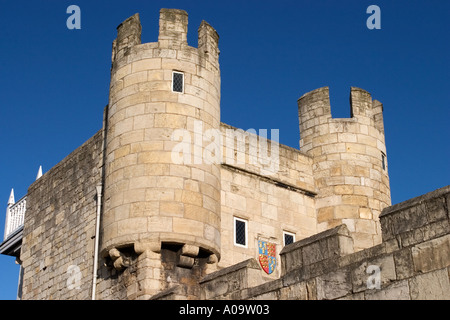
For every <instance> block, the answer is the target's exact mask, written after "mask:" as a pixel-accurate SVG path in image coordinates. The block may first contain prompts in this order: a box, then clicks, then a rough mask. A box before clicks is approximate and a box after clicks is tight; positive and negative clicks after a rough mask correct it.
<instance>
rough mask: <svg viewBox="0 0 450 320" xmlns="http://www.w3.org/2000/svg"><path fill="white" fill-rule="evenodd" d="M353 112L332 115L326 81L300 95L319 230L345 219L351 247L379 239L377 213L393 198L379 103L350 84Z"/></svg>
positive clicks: (303, 146)
mask: <svg viewBox="0 0 450 320" xmlns="http://www.w3.org/2000/svg"><path fill="white" fill-rule="evenodd" d="M350 105H351V118H348V119H334V118H332V117H331V108H330V97H329V89H328V87H324V88H320V89H316V90H314V91H311V92H309V93H306V94H305V95H303V96H302V97H301V98H300V99H299V100H298V107H299V118H300V136H301V140H300V149H301V150H302V151H305V152H307V153H308V154H310V155H311V156H313V175H314V180H315V185H316V188H317V191H318V195H317V197H316V210H317V219H318V231H319V232H320V231H323V230H326V229H330V228H332V227H335V226H336V225H339V224H341V223H345V224H346V225H347V227H348V229H349V231H350V232H351V234H352V237H353V240H354V246H355V249H356V250H358V249H364V248H368V247H372V246H373V245H376V244H378V243H380V242H381V228H380V222H379V218H378V216H379V215H380V213H381V210H383V209H384V208H385V207H387V206H389V205H390V204H391V197H390V189H389V176H388V172H387V157H386V146H385V140H384V129H383V113H382V111H383V106H382V104H381V103H380V102H378V101H376V100H372V98H371V96H370V94H369V93H368V92H367V91H365V90H362V89H359V88H354V87H352V88H351V94H350Z"/></svg>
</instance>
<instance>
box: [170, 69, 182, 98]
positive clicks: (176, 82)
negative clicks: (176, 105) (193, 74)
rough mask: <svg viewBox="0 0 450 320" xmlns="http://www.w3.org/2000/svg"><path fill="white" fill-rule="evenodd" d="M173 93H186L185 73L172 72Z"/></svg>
mask: <svg viewBox="0 0 450 320" xmlns="http://www.w3.org/2000/svg"><path fill="white" fill-rule="evenodd" d="M172 91H173V92H180V93H183V91H184V73H182V72H177V71H173V72H172Z"/></svg>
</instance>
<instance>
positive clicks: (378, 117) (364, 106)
mask: <svg viewBox="0 0 450 320" xmlns="http://www.w3.org/2000/svg"><path fill="white" fill-rule="evenodd" d="M298 111H299V119H300V132H301V133H303V135H302V137H304V136H307V135H309V131H308V129H310V128H312V127H314V126H315V125H317V124H325V123H334V124H336V123H339V122H346V123H348V121H349V120H350V119H354V121H355V122H358V123H361V124H363V125H367V126H374V127H375V128H376V129H377V130H379V131H380V133H381V134H384V132H383V105H382V104H381V103H380V102H379V101H377V100H372V96H371V94H370V93H369V92H367V91H366V90H364V89H360V88H357V87H351V90H350V118H333V117H332V115H331V106H330V93H329V88H328V87H322V88H319V89H316V90H313V91H311V92H308V93H306V94H304V95H303V96H302V97H300V98H299V99H298ZM322 129H323V128H322ZM355 133H356V132H355Z"/></svg>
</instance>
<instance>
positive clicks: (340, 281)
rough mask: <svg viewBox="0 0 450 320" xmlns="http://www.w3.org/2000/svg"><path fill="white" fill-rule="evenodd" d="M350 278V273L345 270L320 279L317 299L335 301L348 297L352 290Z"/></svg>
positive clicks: (318, 280)
mask: <svg viewBox="0 0 450 320" xmlns="http://www.w3.org/2000/svg"><path fill="white" fill-rule="evenodd" d="M350 278H351V275H350V272H348V271H347V270H345V269H344V270H339V271H335V272H330V273H328V274H326V275H323V276H320V277H318V278H317V299H318V300H333V299H337V298H341V297H344V296H346V295H348V294H349V293H350V292H351V290H352V285H351V280H350Z"/></svg>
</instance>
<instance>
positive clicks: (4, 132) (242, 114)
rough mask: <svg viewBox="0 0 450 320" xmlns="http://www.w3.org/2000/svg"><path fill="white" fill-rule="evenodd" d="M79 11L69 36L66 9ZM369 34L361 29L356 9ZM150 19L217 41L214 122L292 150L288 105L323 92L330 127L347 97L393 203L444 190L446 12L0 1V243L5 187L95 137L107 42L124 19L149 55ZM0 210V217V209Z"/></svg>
mask: <svg viewBox="0 0 450 320" xmlns="http://www.w3.org/2000/svg"><path fill="white" fill-rule="evenodd" d="M71 4H75V5H78V6H79V7H80V8H81V30H68V29H67V28H66V20H67V18H68V17H69V14H66V9H67V7H68V6H69V5H71ZM372 4H375V5H378V6H379V7H380V9H381V29H380V30H369V29H368V28H367V27H366V20H367V18H368V17H369V14H367V13H366V9H367V7H368V6H369V5H372ZM161 8H178V9H184V10H186V11H187V12H188V13H189V31H188V32H189V34H188V42H189V44H190V45H192V46H197V32H196V31H197V28H198V26H199V25H200V22H201V20H203V19H204V20H206V21H208V22H209V23H210V24H211V25H212V26H213V27H214V28H215V29H216V30H217V31H218V33H219V35H220V43H219V47H220V50H221V55H220V64H221V72H222V103H221V120H222V121H223V122H225V123H228V124H230V125H233V126H237V127H240V128H243V129H245V130H246V129H249V128H254V129H257V130H258V129H279V130H280V142H281V143H283V144H286V145H289V146H291V147H294V148H298V141H299V126H298V114H297V112H298V111H297V99H298V98H299V97H300V96H301V95H303V94H304V93H306V92H308V91H311V90H313V89H316V88H319V87H322V86H329V87H330V95H331V106H332V114H333V117H348V116H349V102H348V101H349V92H350V86H356V87H360V88H363V89H365V90H367V91H369V92H370V93H371V94H372V97H373V98H374V99H377V100H379V101H381V102H382V103H383V104H384V121H385V132H386V145H387V155H388V164H389V175H390V183H391V194H392V203H393V204H394V203H398V202H401V201H404V200H407V199H409V198H412V197H415V196H419V195H421V194H424V193H426V192H429V191H432V190H435V189H437V188H440V187H443V186H445V185H448V184H450V170H449V160H448V159H450V149H449V138H450V133H449V119H450V112H449V108H450V96H449V92H450V90H449V88H450V62H449V57H450V32H449V24H448V22H449V18H450V1H448V0H441V1H437V0H428V1H414V0H408V1H405V0H396V1H381V0H370V1H366V0H346V1H336V0H329V1H323V0H309V1H299V0H295V1H286V0H280V1H263V0H258V1H253V0H245V1H230V0H228V1H220V2H219V1H212V0H208V1H199V0H196V1H156V0H152V1H142V0H141V1H137V0H127V1H115V0H114V1H81V0H73V1H65V0H48V1H21V0H19V1H6V0H2V1H1V6H0V19H1V21H2V30H1V33H0V37H1V41H0V57H1V60H2V63H1V64H0V88H1V89H0V92H1V95H0V96H1V100H0V137H1V143H2V148H1V151H0V159H1V160H0V164H1V165H0V203H3V208H4V211H3V213H2V212H1V211H0V231H1V233H0V234H3V228H4V218H5V213H4V212H6V204H7V201H8V197H9V193H10V191H11V188H14V190H15V195H16V200H18V199H19V198H20V197H22V196H23V195H25V194H26V192H27V188H28V186H29V185H30V184H31V183H32V182H33V181H34V179H35V177H36V173H37V170H38V168H39V165H42V166H43V169H44V172H45V171H48V170H49V169H50V168H51V167H53V166H54V165H56V164H57V163H58V162H59V161H61V160H62V159H63V158H64V157H65V156H67V155H68V154H69V153H70V152H71V151H73V150H74V149H75V148H77V147H78V146H80V145H81V144H82V143H83V142H84V141H86V140H87V139H89V138H90V137H91V136H92V135H93V134H94V133H95V132H97V131H98V130H99V129H101V126H102V112H103V108H104V106H105V105H106V104H107V103H108V88H109V70H110V64H111V43H112V41H113V40H114V38H115V37H116V27H117V25H118V24H119V23H121V22H122V21H123V20H125V19H126V18H128V17H129V16H131V15H133V14H134V13H136V12H139V13H140V17H141V23H142V26H143V32H142V42H155V41H157V37H158V19H159V10H160V9H161ZM0 207H1V206H0ZM18 273H19V268H18V266H17V265H15V264H14V259H13V258H10V257H5V256H0V299H15V295H16V288H17V279H18Z"/></svg>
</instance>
